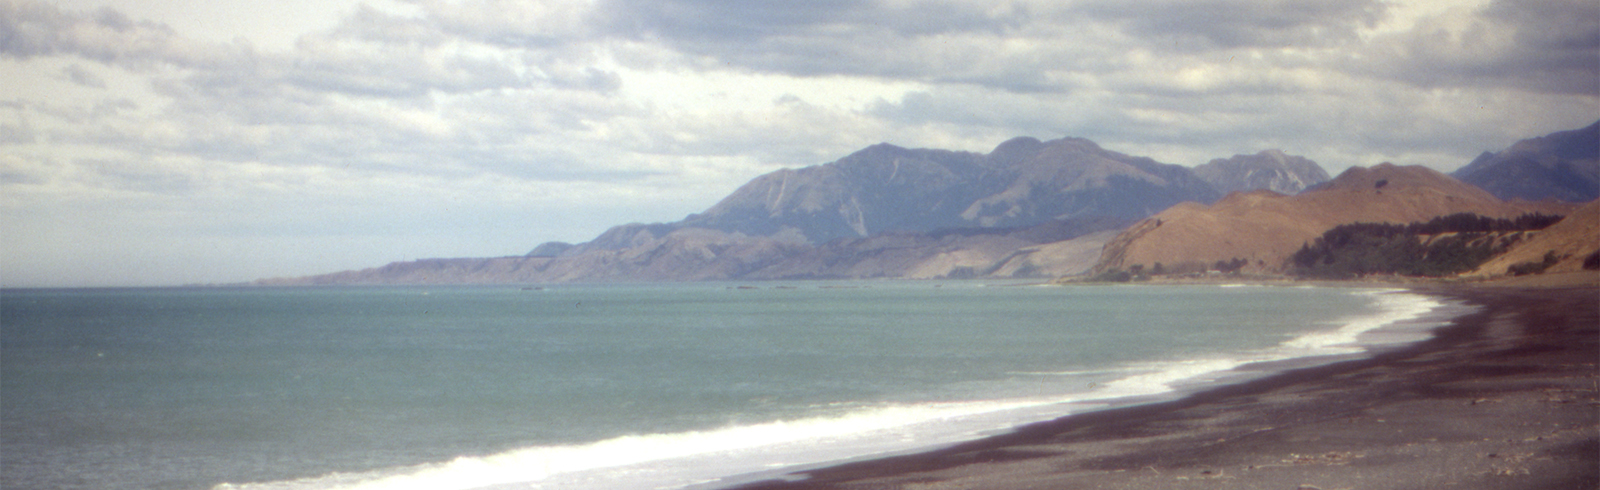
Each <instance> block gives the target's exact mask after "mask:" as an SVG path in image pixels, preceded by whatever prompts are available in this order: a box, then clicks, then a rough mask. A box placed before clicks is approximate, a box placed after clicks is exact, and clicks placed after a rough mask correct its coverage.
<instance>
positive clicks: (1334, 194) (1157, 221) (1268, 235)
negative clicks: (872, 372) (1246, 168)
mask: <svg viewBox="0 0 1600 490" xmlns="http://www.w3.org/2000/svg"><path fill="white" fill-rule="evenodd" d="M1574 207H1575V206H1574V205H1571V204H1561V203H1553V202H1542V203H1527V202H1520V201H1519V202H1505V201H1501V200H1500V199H1498V198H1496V197H1494V196H1493V195H1491V194H1489V193H1488V192H1487V191H1484V190H1483V189H1480V188H1477V187H1474V186H1472V185H1468V184H1465V183H1462V182H1460V181H1458V180H1455V179H1452V178H1450V177H1449V176H1447V175H1445V174H1442V173H1439V172H1437V171H1435V170H1432V169H1429V168H1426V167H1421V166H1406V167H1402V166H1397V165H1394V164H1390V163H1383V164H1379V165H1377V166H1374V167H1371V168H1364V167H1353V168H1351V169H1349V170H1346V171H1345V172H1344V173H1342V174H1340V175H1339V176H1338V177H1337V178H1335V179H1333V180H1332V181H1329V182H1326V183H1323V184H1321V185H1318V186H1315V187H1313V188H1311V189H1307V190H1306V191H1305V192H1303V193H1301V194H1298V195H1294V196H1285V195H1283V194H1278V193H1275V192H1270V191H1256V192H1250V193H1237V192H1236V193H1233V194H1229V195H1228V196H1227V197H1224V198H1223V199H1222V200H1221V201H1217V202H1216V203H1215V204H1212V205H1210V206H1204V205H1199V204H1194V203H1185V204H1180V205H1177V206H1173V207H1172V208H1169V209H1167V210H1166V211H1163V212H1161V213H1159V214H1156V215H1155V216H1152V217H1150V218H1147V219H1145V220H1144V221H1141V222H1139V223H1137V224H1135V225H1134V226H1132V227H1130V228H1129V229H1128V230H1126V231H1124V232H1123V233H1122V234H1121V235H1119V236H1117V237H1116V238H1114V239H1112V241H1111V242H1109V243H1108V244H1107V245H1106V248H1105V250H1104V251H1103V252H1102V253H1101V258H1100V263H1099V264H1097V265H1096V266H1095V269H1094V270H1095V272H1104V271H1110V270H1117V269H1129V268H1133V267H1135V266H1140V267H1145V268H1153V267H1154V266H1155V265H1156V264H1158V263H1159V264H1161V265H1162V268H1163V269H1164V271H1166V272H1169V273H1178V272H1196V271H1203V270H1207V269H1211V268H1213V267H1214V264H1216V263H1217V262H1219V261H1220V262H1230V261H1237V260H1239V259H1243V260H1245V261H1247V264H1245V266H1244V268H1243V269H1242V271H1243V272H1246V273H1268V274H1275V273H1281V272H1283V271H1284V267H1285V262H1286V261H1287V259H1288V257H1289V256H1290V255H1291V254H1293V253H1294V252H1295V251H1296V250H1298V249H1299V248H1300V247H1301V246H1302V245H1304V244H1305V243H1308V242H1310V241H1312V240H1313V239H1315V238H1316V237H1318V236H1320V235H1321V234H1322V233H1323V232H1324V231H1327V230H1328V229H1330V228H1333V227H1334V226H1337V225H1340V224H1345V223H1357V222H1367V223H1396V224H1404V223H1414V222H1418V221H1426V220H1429V219H1432V218H1434V217H1438V216H1444V215H1448V214H1454V213H1476V214H1479V215H1484V216H1490V217H1496V218H1513V217H1516V216H1519V215H1522V214H1525V213H1531V212H1542V213H1546V214H1563V215H1564V214H1567V213H1568V212H1570V211H1571V210H1572V209H1573V208H1574ZM1146 270H1149V269H1146Z"/></svg>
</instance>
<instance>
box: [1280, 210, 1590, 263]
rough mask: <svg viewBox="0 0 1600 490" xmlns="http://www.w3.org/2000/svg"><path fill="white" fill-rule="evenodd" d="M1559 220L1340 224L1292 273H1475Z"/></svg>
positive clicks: (1463, 217)
mask: <svg viewBox="0 0 1600 490" xmlns="http://www.w3.org/2000/svg"><path fill="white" fill-rule="evenodd" d="M1557 221H1561V217H1560V216H1550V215H1544V214H1525V215H1522V216H1519V217H1517V218H1516V219H1496V218H1489V217H1484V216H1478V215H1476V214H1471V213H1460V214H1452V215H1449V216H1443V217H1439V218H1434V219H1432V220H1430V221H1427V222H1424V223H1412V224H1408V225H1393V224H1383V223H1354V224H1348V225H1339V226H1336V227H1334V228H1333V229H1331V230H1328V231H1327V232H1325V233H1323V234H1322V236H1321V237H1319V238H1317V239H1316V241H1315V242H1313V243H1308V244H1305V245H1303V246H1301V247H1300V251H1298V252H1295V254H1294V255H1293V256H1291V257H1290V258H1289V265H1290V271H1289V273H1290V274H1292V275H1296V276H1300V277H1312V278H1324V279H1351V278H1356V277H1361V276H1365V275H1369V274H1399V275H1405V276H1429V277H1438V276H1446V275H1451V274H1458V273H1462V272H1466V271H1470V270H1473V269H1475V268H1477V267H1478V266H1479V265H1481V264H1483V263H1484V262H1487V261H1488V260H1489V259H1490V258H1493V257H1494V256H1495V255H1498V254H1500V253H1502V252H1505V251H1506V249H1508V248H1510V247H1511V245H1513V244H1515V243H1517V242H1519V241H1521V240H1522V239H1523V238H1524V237H1525V236H1526V233H1525V232H1528V231H1535V230H1542V229H1544V228H1546V227H1549V226H1550V225H1552V224H1555V223H1556V222H1557Z"/></svg>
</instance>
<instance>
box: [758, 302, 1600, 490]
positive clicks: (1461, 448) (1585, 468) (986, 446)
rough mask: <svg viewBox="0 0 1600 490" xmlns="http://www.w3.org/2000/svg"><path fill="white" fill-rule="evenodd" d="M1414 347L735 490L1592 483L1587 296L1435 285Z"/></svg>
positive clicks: (1596, 446)
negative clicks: (1426, 322) (1451, 301)
mask: <svg viewBox="0 0 1600 490" xmlns="http://www.w3.org/2000/svg"><path fill="white" fill-rule="evenodd" d="M1423 291H1424V292H1428V293H1433V294H1439V295H1443V296H1448V297H1452V298H1457V299H1460V300H1463V301H1465V302H1467V303H1468V304H1472V305H1476V306H1480V307H1481V309H1480V310H1479V311H1476V312H1474V313H1471V314H1468V315H1465V316H1462V317H1460V318H1457V319H1455V320H1454V321H1453V322H1452V323H1450V324H1449V325H1447V326H1445V327H1441V328H1440V329H1439V330H1437V331H1436V333H1435V336H1434V337H1433V338H1432V339H1430V340H1427V341H1423V342H1420V343H1418V344H1416V345H1413V346H1410V347H1407V348H1404V349H1401V350H1397V351H1391V352H1387V353H1384V354H1380V355H1377V356H1375V357H1372V358H1368V359H1361V360H1352V361H1343V362H1338V363H1334V364H1329V365H1324V366H1318V367H1311V368H1302V369H1296V370H1291V371H1287V372H1284V373H1282V374H1278V375H1274V376H1271V377H1267V378H1262V379H1258V380H1254V381H1249V382H1245V383H1242V384H1235V385H1228V386H1224V387H1219V388H1215V389H1210V390H1207V391H1201V392H1198V393H1195V394H1193V395H1190V396H1187V397H1185V398H1182V399H1178V400H1174V401H1170V402H1162V403H1155V404H1148V405H1136V406H1129V407H1123V408H1117V409H1111V410H1105V411H1099V412H1091V413H1085V414H1080V415H1074V416H1068V417H1064V418H1061V419H1057V420H1054V421H1050V422H1044V423H1039V424H1034V425H1030V426H1025V427H1022V428H1019V429H1018V430H1016V431H1015V432H1013V433H1008V434H1005V435H1000V436H995V437H991V438H987V439H981V440H977V441H973V442H969V443H965V444H961V445H958V446H954V447H950V448H946V449H941V450H936V451H932V452H927V453H921V454H912V455H906V456H896V457H889V458H884V459H877V460H868V461H862V462H855V463H848V464H842V465H839V466H834V467H828V468H822V469H816V470H811V471H808V472H804V473H801V474H796V475H792V477H793V478H794V480H793V481H787V482H785V481H776V480H772V481H762V482H756V483H751V484H747V485H744V486H742V487H739V488H740V489H741V490H778V489H784V490H792V489H996V490H1004V489H1072V488H1096V489H1156V488H1160V489H1187V488H1208V489H1209V488H1228V489H1255V488H1260V489H1290V490H1296V489H1301V490H1304V489H1322V490H1334V489H1434V488H1474V489H1479V488H1492V489H1501V488H1503V489H1595V488H1600V365H1597V362H1600V289H1595V288H1592V287H1581V288H1526V289H1523V288H1505V287H1471V288H1467V287H1463V288H1437V289H1429V290H1423Z"/></svg>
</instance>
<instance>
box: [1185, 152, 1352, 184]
mask: <svg viewBox="0 0 1600 490" xmlns="http://www.w3.org/2000/svg"><path fill="white" fill-rule="evenodd" d="M1194 174H1195V175H1196V176H1198V177H1200V178H1201V179H1204V180H1205V181H1206V182H1209V183H1210V184H1211V186H1212V187H1215V188H1216V189H1217V191H1218V192H1221V193H1223V194H1227V193H1229V192H1238V191H1252V190H1257V189H1266V190H1270V191H1273V192H1277V193H1280V194H1299V193H1300V191H1303V190H1306V188H1308V187H1311V186H1314V185H1317V184H1321V183H1323V182H1327V181H1328V172H1327V171H1325V170H1323V169H1322V166H1321V165H1317V162H1313V161H1311V160H1308V159H1306V158H1304V157H1298V156H1293V155H1285V154H1284V153H1283V152H1282V151H1279V150H1266V151H1263V152H1261V153H1257V154H1254V155H1234V156H1233V157H1232V158H1228V159H1226V160H1224V159H1221V158H1218V159H1215V160H1212V161H1210V162H1208V163H1206V164H1204V165H1200V166H1198V167H1195V168H1194Z"/></svg>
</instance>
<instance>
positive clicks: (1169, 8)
mask: <svg viewBox="0 0 1600 490" xmlns="http://www.w3.org/2000/svg"><path fill="white" fill-rule="evenodd" d="M1384 10H1385V5H1384V3H1382V2H1378V1H1376V0H1326V1H1325V0H1268V1H1250V0H1199V1H1189V0H1145V1H1135V2H1129V1H1108V0H1092V1H1087V2H1079V3H1075V4H1073V7H1071V8H1070V11H1071V12H1072V13H1074V14H1078V15H1084V16H1088V17H1091V18H1095V19H1101V20H1106V21H1111V22H1113V23H1115V24H1116V25H1118V26H1119V27H1120V28H1121V29H1122V30H1123V31H1124V32H1125V33H1127V34H1128V35H1130V36H1132V37H1135V38H1138V39H1141V40H1143V41H1144V42H1146V43H1148V44H1150V45H1153V46H1156V47H1160V48H1162V49H1170V50H1173V51H1196V50H1209V49H1226V48H1240V47H1258V48H1283V47H1305V46H1329V45H1341V44H1347V43H1350V42H1352V41H1354V40H1356V39H1357V38H1358V36H1359V32H1360V31H1361V30H1363V29H1366V28H1371V27H1372V26H1373V25H1375V24H1376V23H1377V21H1378V20H1379V19H1381V18H1382V17H1383V15H1384Z"/></svg>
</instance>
